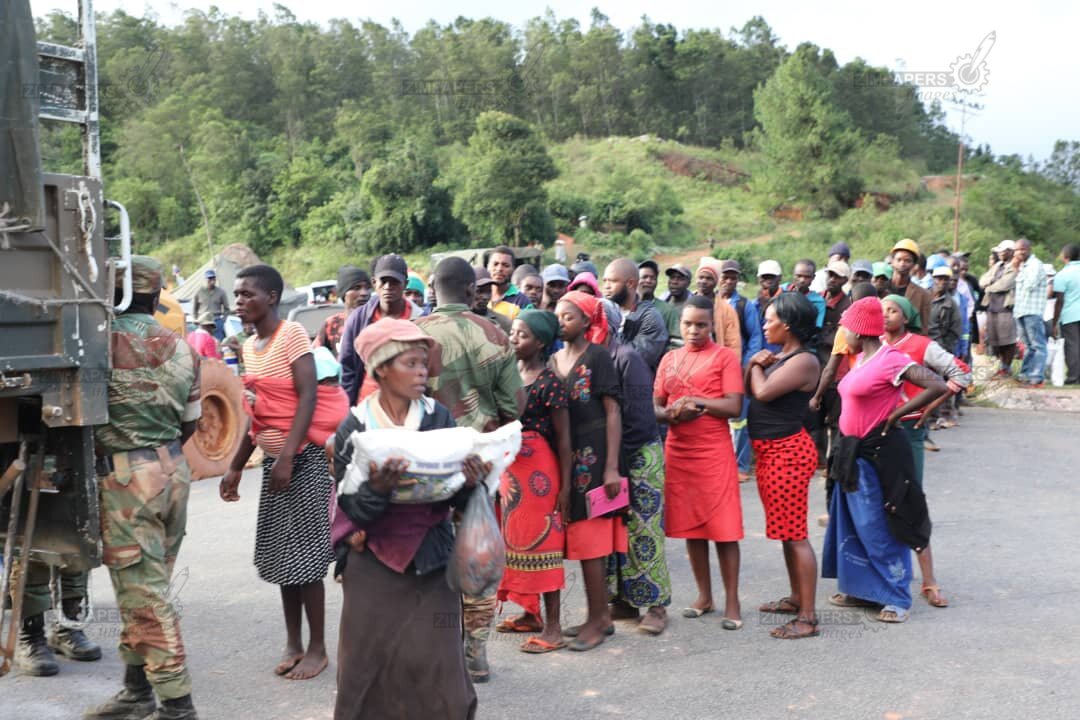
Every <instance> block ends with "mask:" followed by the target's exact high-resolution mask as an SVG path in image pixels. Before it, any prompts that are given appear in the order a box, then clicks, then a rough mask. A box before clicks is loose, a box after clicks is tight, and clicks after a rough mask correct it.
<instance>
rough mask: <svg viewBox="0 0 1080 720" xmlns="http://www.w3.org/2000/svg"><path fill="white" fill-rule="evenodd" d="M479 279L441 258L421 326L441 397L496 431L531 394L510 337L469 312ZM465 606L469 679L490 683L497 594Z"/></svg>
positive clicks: (470, 421) (467, 423)
mask: <svg viewBox="0 0 1080 720" xmlns="http://www.w3.org/2000/svg"><path fill="white" fill-rule="evenodd" d="M476 276H477V273H476V272H475V271H474V270H473V268H472V267H470V266H469V263H467V262H466V261H465V260H463V259H461V258H459V257H453V256H451V257H448V258H444V259H443V260H441V261H440V262H439V264H438V266H436V268H435V273H434V275H433V276H432V283H433V284H434V285H435V297H436V299H437V302H438V305H437V306H436V308H435V311H434V312H433V313H431V314H430V315H428V316H427V317H423V318H420V319H419V320H417V322H416V324H417V325H418V326H419V327H420V329H421V330H423V331H424V332H426V333H427V334H428V335H430V336H431V337H433V338H435V340H437V341H438V343H439V345H441V346H442V369H441V370H440V372H439V374H438V376H436V377H429V378H428V385H429V387H430V388H431V390H432V394H433V395H434V396H435V399H436V400H438V401H439V402H441V403H442V404H443V405H445V406H446V407H447V408H449V409H450V413H451V414H452V415H453V416H454V420H455V421H456V422H457V424H458V425H459V426H461V427H471V428H473V429H474V430H476V431H478V432H490V431H492V430H495V429H496V428H498V427H500V426H502V425H505V424H507V423H510V422H513V421H514V420H517V419H518V417H520V416H521V412H522V411H523V410H524V409H525V391H524V389H523V388H522V385H521V376H520V375H519V374H518V370H517V357H516V355H515V354H514V349H513V348H512V347H511V346H510V339H509V338H508V337H507V336H506V333H504V332H502V331H501V330H499V329H498V328H497V327H495V326H494V325H492V324H491V323H490V322H489V321H487V320H484V319H483V318H480V317H478V316H477V315H475V314H474V313H472V312H469V308H470V307H471V306H472V305H473V296H474V294H475V292H476ZM462 602H463V613H462V614H463V617H464V625H465V632H466V638H465V642H466V645H465V658H466V661H467V663H468V667H469V675H470V676H471V677H472V679H473V682H487V680H488V677H489V674H490V670H489V667H488V662H487V649H486V643H487V640H488V637H489V636H490V633H491V621H492V620H493V619H494V618H495V604H496V603H495V595H494V594H492V595H491V596H490V597H485V598H474V597H469V596H464V597H463V598H462Z"/></svg>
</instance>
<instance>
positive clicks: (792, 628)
mask: <svg viewBox="0 0 1080 720" xmlns="http://www.w3.org/2000/svg"><path fill="white" fill-rule="evenodd" d="M797 623H802V624H803V625H809V626H810V629H809V630H806V631H803V632H800V631H799V630H797V629H796V624H797ZM820 634H821V630H819V629H818V621H817V620H816V619H815V620H804V619H803V618H800V617H797V618H795V619H793V620H789V621H788V622H786V623H784V624H783V625H781V626H779V627H774V628H773V629H772V630H771V631H770V632H769V635H771V636H772V637H774V638H776V639H777V640H802V639H803V638H808V637H817V636H818V635H820Z"/></svg>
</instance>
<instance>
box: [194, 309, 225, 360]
mask: <svg viewBox="0 0 1080 720" xmlns="http://www.w3.org/2000/svg"><path fill="white" fill-rule="evenodd" d="M196 322H197V323H198V327H196V328H195V329H194V330H192V331H191V332H189V333H188V334H187V337H186V338H185V340H187V344H188V345H190V346H191V349H192V350H194V351H195V352H196V354H198V356H199V357H205V358H218V359H220V358H221V351H220V350H219V349H218V341H217V340H215V339H214V329H215V327H216V326H215V325H214V316H213V315H211V314H210V313H208V312H206V313H203V314H202V317H200V318H199V319H198V320H197V321H196Z"/></svg>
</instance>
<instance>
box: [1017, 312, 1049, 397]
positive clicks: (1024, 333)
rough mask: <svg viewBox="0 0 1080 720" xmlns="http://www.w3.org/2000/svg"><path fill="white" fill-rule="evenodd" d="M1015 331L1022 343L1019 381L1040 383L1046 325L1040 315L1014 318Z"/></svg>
mask: <svg viewBox="0 0 1080 720" xmlns="http://www.w3.org/2000/svg"><path fill="white" fill-rule="evenodd" d="M1016 330H1017V334H1018V335H1019V338H1020V342H1022V343H1024V346H1025V348H1026V350H1025V351H1024V362H1023V363H1021V365H1020V379H1021V380H1026V381H1027V382H1030V383H1036V382H1042V381H1043V372H1044V371H1045V370H1046V324H1045V323H1044V322H1043V319H1042V316H1040V315H1025V316H1023V317H1019V318H1016Z"/></svg>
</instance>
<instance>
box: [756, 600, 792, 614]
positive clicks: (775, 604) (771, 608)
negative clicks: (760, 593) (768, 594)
mask: <svg viewBox="0 0 1080 720" xmlns="http://www.w3.org/2000/svg"><path fill="white" fill-rule="evenodd" d="M758 612H763V613H774V614H776V615H798V614H799V606H798V605H796V604H795V603H794V601H792V599H791V598H790V597H786V596H785V597H782V598H780V599H779V600H773V601H772V602H767V603H764V604H762V605H761V607H759V608H758Z"/></svg>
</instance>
